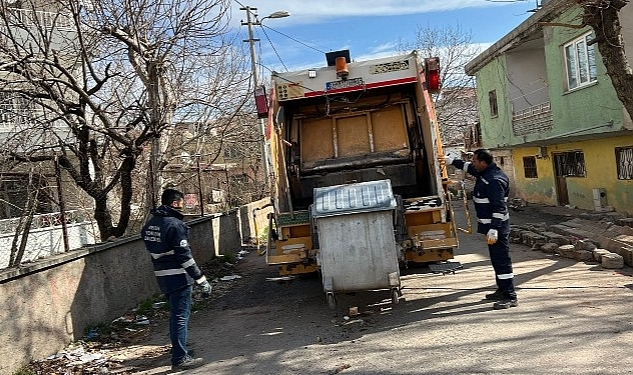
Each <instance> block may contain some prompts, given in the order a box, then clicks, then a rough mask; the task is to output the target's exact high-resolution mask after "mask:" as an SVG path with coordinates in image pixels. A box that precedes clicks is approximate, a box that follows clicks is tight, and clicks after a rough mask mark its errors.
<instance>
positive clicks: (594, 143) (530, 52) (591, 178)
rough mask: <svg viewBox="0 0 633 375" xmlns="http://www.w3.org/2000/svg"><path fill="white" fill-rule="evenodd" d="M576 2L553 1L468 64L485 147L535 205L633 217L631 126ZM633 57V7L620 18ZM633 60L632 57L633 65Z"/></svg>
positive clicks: (517, 193)
mask: <svg viewBox="0 0 633 375" xmlns="http://www.w3.org/2000/svg"><path fill="white" fill-rule="evenodd" d="M570 4H573V2H569V1H565V0H550V1H548V2H544V5H543V6H542V7H541V8H540V9H539V10H538V11H536V12H535V13H534V14H533V15H532V16H530V17H529V18H528V19H527V20H525V21H524V22H523V23H521V24H520V25H519V26H518V27H516V28H515V29H514V30H512V31H510V33H508V34H507V35H506V36H504V37H503V38H502V39H501V40H499V41H497V42H496V43H495V44H493V45H492V46H491V47H490V48H488V49H487V50H486V51H484V52H483V53H481V54H480V55H479V56H477V57H476V58H475V59H473V60H472V61H470V62H469V63H468V64H467V66H466V73H467V74H469V75H474V76H475V77H476V79H477V98H478V106H479V122H480V129H479V132H480V134H481V139H482V142H483V146H484V147H486V148H489V149H491V150H492V151H493V154H494V155H495V158H496V159H497V164H500V165H501V167H502V168H503V169H504V170H505V171H506V172H507V174H508V175H509V176H510V177H511V179H512V181H513V185H512V187H511V188H512V192H511V194H512V196H513V197H515V198H521V199H523V200H525V201H526V202H528V203H541V204H547V205H561V206H564V205H571V206H575V207H578V208H583V209H590V210H597V211H608V210H615V211H617V212H621V213H625V214H629V215H631V214H633V122H632V121H631V118H630V117H629V115H628V113H627V112H626V110H625V109H624V107H623V105H622V103H621V102H620V101H619V100H618V98H617V96H616V94H615V90H614V88H613V85H612V84H611V79H610V78H609V76H608V75H607V74H606V70H605V67H604V65H603V64H602V58H601V56H600V53H599V51H598V48H597V45H594V44H592V41H593V38H594V34H593V32H592V29H591V28H589V27H586V28H574V27H569V26H567V25H578V24H580V18H579V16H580V14H581V10H580V9H579V8H577V7H574V6H573V5H570ZM620 18H621V23H622V26H623V28H622V32H623V37H624V40H625V41H628V44H626V45H627V46H628V48H627V51H626V52H627V55H628V56H629V58H630V59H631V57H633V47H631V45H633V6H631V5H627V6H625V7H624V8H623V10H622V12H620ZM632 61H633V60H632Z"/></svg>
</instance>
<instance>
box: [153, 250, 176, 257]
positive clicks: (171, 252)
mask: <svg viewBox="0 0 633 375" xmlns="http://www.w3.org/2000/svg"><path fill="white" fill-rule="evenodd" d="M150 254H151V255H152V258H154V259H158V258H162V257H164V256H167V255H174V251H173V250H169V251H166V252H164V253H158V254H154V253H150Z"/></svg>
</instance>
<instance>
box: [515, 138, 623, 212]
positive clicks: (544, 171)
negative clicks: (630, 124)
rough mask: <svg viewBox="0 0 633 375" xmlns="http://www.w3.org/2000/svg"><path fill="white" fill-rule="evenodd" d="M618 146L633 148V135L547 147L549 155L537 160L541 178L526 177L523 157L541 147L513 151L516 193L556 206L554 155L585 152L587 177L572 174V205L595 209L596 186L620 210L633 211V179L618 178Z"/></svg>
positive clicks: (569, 188) (519, 195) (609, 204)
mask: <svg viewBox="0 0 633 375" xmlns="http://www.w3.org/2000/svg"><path fill="white" fill-rule="evenodd" d="M616 147H633V135H626V136H619V137H609V138H603V139H596V140H590V141H582V142H571V143H562V144H557V145H549V146H547V152H548V157H547V158H541V159H536V163H537V171H538V178H537V179H531V178H528V179H526V178H525V177H524V176H525V173H524V169H523V156H528V155H536V154H537V153H538V151H539V149H538V147H531V148H524V149H517V150H514V151H513V156H514V166H515V171H516V187H517V188H516V190H517V191H516V193H515V194H513V196H516V197H520V198H522V199H524V200H525V201H527V202H532V203H542V204H550V205H556V204H557V203H558V198H557V197H556V185H555V177H554V158H553V156H552V154H554V153H559V152H567V151H575V150H577V151H582V152H583V154H584V159H585V168H586V171H587V176H586V177H568V178H567V179H566V180H567V192H568V196H569V204H570V205H573V206H576V207H578V208H582V209H586V210H594V209H595V205H594V200H593V189H594V188H604V189H606V193H607V205H608V206H611V207H613V208H614V209H615V211H617V212H621V213H625V214H629V215H630V214H633V180H618V175H617V167H616V159H615V158H616V156H615V148H616Z"/></svg>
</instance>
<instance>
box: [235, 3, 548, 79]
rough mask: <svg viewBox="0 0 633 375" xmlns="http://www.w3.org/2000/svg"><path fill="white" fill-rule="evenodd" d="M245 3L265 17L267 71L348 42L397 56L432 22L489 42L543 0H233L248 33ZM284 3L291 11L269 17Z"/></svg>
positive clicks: (318, 62)
mask: <svg viewBox="0 0 633 375" xmlns="http://www.w3.org/2000/svg"><path fill="white" fill-rule="evenodd" d="M538 3H540V1H538ZM242 6H244V7H246V6H248V7H250V8H257V10H256V11H253V12H254V13H257V14H258V16H259V20H262V21H261V23H262V25H263V26H257V25H255V26H253V31H254V37H255V38H259V39H260V40H261V41H260V42H258V43H256V44H255V53H256V56H257V57H256V59H257V60H258V65H259V64H261V65H263V68H260V69H261V70H262V72H261V73H263V74H265V75H266V73H265V71H264V70H267V71H272V70H275V71H280V72H283V71H294V70H300V69H306V68H319V67H322V66H325V65H326V60H325V52H330V51H337V50H342V49H349V50H350V55H351V58H352V60H356V61H363V60H367V59H371V58H376V57H384V56H392V55H395V54H397V46H398V44H399V43H400V42H405V43H406V42H409V43H412V42H414V36H415V31H416V29H418V28H426V27H427V26H428V27H430V28H432V29H436V28H442V27H445V26H451V27H459V28H460V29H461V30H462V31H463V32H466V33H470V34H471V35H472V42H473V43H475V44H478V45H479V46H480V48H482V49H483V48H485V47H488V46H490V45H491V44H492V43H494V42H496V41H497V40H499V39H500V38H502V37H503V36H504V35H506V34H507V33H509V32H510V31H512V30H513V29H514V28H515V27H517V26H518V25H519V24H520V23H521V22H523V21H524V20H525V19H527V18H528V17H529V16H530V15H532V14H533V13H532V12H531V10H534V9H535V8H536V6H537V0H250V1H249V0H233V8H232V18H233V25H234V26H236V27H237V29H238V30H239V33H240V35H241V39H248V27H247V26H245V25H241V22H246V11H244V10H240V8H241V7H242ZM282 10H283V11H288V12H290V16H289V17H285V18H277V19H273V18H265V19H264V17H266V16H268V15H270V14H272V13H273V12H276V11H282ZM245 45H246V43H245Z"/></svg>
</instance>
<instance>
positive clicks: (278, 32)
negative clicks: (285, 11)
mask: <svg viewBox="0 0 633 375" xmlns="http://www.w3.org/2000/svg"><path fill="white" fill-rule="evenodd" d="M261 26H262V27H265V28H267V29H270V30H272V31H274V32H276V33H277V34H280V35H283V36H285V37H286V38H288V39H290V40H292V41H295V42H297V43H299V44H301V45H302V46H305V47H308V48H311V49H313V50H315V51H317V52H321V53H325V52H324V51H321V50H320V49H318V48H315V47H312V46H310V45H308V44H305V43H303V42H302V41H300V40H298V39H295V38H293V37H291V36H289V35H286V34H284V33H282V32H281V31H277V30H275V29H273V28H272V27H270V26H266V25H261Z"/></svg>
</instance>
